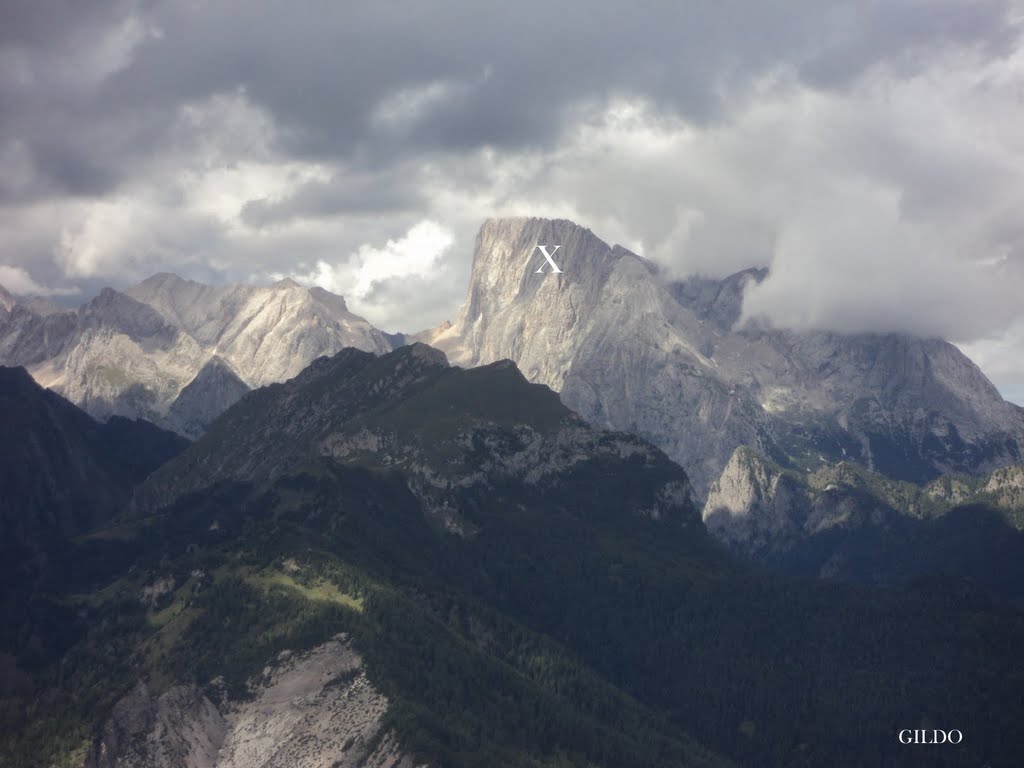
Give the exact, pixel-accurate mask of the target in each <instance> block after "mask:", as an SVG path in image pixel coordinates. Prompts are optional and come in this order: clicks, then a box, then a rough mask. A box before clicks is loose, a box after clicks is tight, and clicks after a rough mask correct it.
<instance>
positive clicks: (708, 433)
mask: <svg viewBox="0 0 1024 768" xmlns="http://www.w3.org/2000/svg"><path fill="white" fill-rule="evenodd" d="M538 245H546V246H548V250H549V252H550V250H551V247H552V246H554V245H559V246H560V248H559V249H558V250H557V251H556V252H555V260H556V262H557V263H558V265H559V267H560V269H561V273H555V272H553V271H552V270H551V268H550V267H549V266H547V265H546V262H545V260H544V257H543V255H542V254H541V253H540V251H539V250H538V249H537V246H538ZM541 267H544V268H543V270H542V271H539V272H538V269H539V268H541ZM766 274H767V273H766V271H765V270H764V269H750V270H745V271H744V272H740V273H738V274H736V275H732V276H730V277H727V278H725V279H721V280H718V279H712V278H699V277H698V278H691V279H689V280H686V281H681V282H675V283H673V282H671V281H669V280H667V279H666V278H665V277H664V276H663V275H662V274H660V273H659V270H658V268H657V267H656V266H655V265H654V264H652V263H651V262H649V261H647V260H645V259H644V258H642V257H640V256H638V255H636V254H634V253H631V252H630V251H628V250H626V249H625V248H622V247H620V246H609V245H608V244H606V243H604V242H603V241H601V240H600V239H599V238H597V237H596V236H595V235H594V234H593V233H591V232H590V231H589V230H587V229H584V228H582V227H579V226H577V225H576V224H573V223H572V222H570V221H565V220H547V219H535V218H533V219H530V218H516V219H499V220H490V221H487V222H485V223H484V225H483V226H482V228H481V229H480V233H479V235H478V237H477V242H476V250H475V254H474V259H473V269H472V276H471V280H470V286H469V291H468V294H467V297H466V301H465V303H464V304H463V306H462V309H461V311H460V313H459V315H458V317H457V318H456V319H455V320H454V321H453V322H451V323H446V324H445V325H443V326H441V327H440V328H438V329H436V330H434V331H430V332H426V333H423V334H420V335H419V338H420V339H422V340H424V341H427V342H428V343H430V344H433V345H435V346H438V347H439V348H440V349H442V350H444V351H445V353H446V354H447V355H448V357H449V359H450V360H451V361H452V362H453V363H454V364H458V365H470V366H472V365H480V364H484V363H488V362H492V361H495V360H499V359H502V358H509V359H512V360H514V361H515V362H516V363H517V365H519V367H520V369H521V370H522V371H523V373H524V374H525V375H526V376H527V377H528V378H529V379H530V380H532V381H535V382H539V383H543V384H546V385H548V386H550V387H551V388H553V389H555V390H556V391H558V392H560V393H561V396H562V399H563V400H564V401H565V403H566V404H567V405H569V406H570V407H571V408H573V409H575V410H576V411H578V412H579V413H580V414H581V415H582V416H584V417H585V418H586V419H588V420H590V421H591V422H593V423H596V424H599V425H601V426H604V427H610V428H615V429H620V430H628V431H631V432H634V433H636V434H639V435H640V436H642V437H644V438H647V439H649V440H651V441H652V442H653V443H655V444H656V445H658V446H659V447H661V448H662V449H663V450H665V451H666V452H667V453H668V454H669V455H670V456H671V457H672V458H674V459H675V460H677V461H678V462H680V463H681V464H682V465H683V467H684V468H686V470H687V472H688V473H689V474H690V476H691V478H692V480H693V484H694V486H695V488H696V490H697V492H698V493H699V494H700V495H702V496H705V495H706V494H707V492H708V490H709V488H710V485H711V483H712V481H713V480H715V479H716V478H717V477H718V475H719V474H720V473H721V472H722V470H723V469H724V468H725V466H726V464H727V462H728V461H729V459H730V457H731V456H732V454H733V452H734V451H735V449H736V448H737V447H738V446H741V445H745V446H749V447H751V448H753V449H755V450H756V451H758V452H759V453H762V454H764V455H767V456H769V457H771V458H773V459H774V460H776V461H779V462H780V463H782V464H784V465H788V466H794V467H799V468H803V469H811V468H814V467H816V466H820V465H822V464H825V463H829V462H834V461H838V460H842V459H850V460H855V461H860V462H862V463H863V464H864V465H866V466H868V467H871V468H873V469H876V470H878V471H880V472H883V473H885V474H888V475H890V476H893V477H897V478H900V479H908V480H915V481H927V480H929V479H931V478H933V477H935V476H937V475H939V474H941V473H943V472H947V471H954V470H955V471H967V472H979V471H989V470H991V469H992V468H994V467H996V466H1000V465H1004V464H1008V463H1013V462H1015V461H1019V459H1020V455H1021V446H1022V445H1024V418H1022V416H1021V411H1020V410H1019V409H1017V408H1016V407H1014V406H1013V405H1011V404H1009V403H1007V402H1005V401H1004V400H1003V399H1002V397H1000V395H999V393H998V392H997V391H996V389H995V387H994V386H992V384H991V382H989V381H988V379H986V378H985V376H984V375H983V374H982V373H981V371H980V370H978V368H977V366H975V365H974V364H973V363H972V362H971V361H970V360H968V359H967V358H966V357H965V356H964V355H963V354H962V353H961V352H960V351H959V350H958V349H957V348H956V347H954V346H953V345H951V344H949V343H947V342H945V341H942V340H940V339H920V338H913V337H910V336H905V335H899V334H861V335H848V334H838V333H828V332H802V333H794V332H789V331H783V330H776V329H771V328H763V327H762V328H758V327H746V328H739V327H736V323H737V321H738V319H739V317H740V313H741V309H742V301H743V292H744V291H745V289H746V287H747V286H748V285H750V284H751V282H753V281H759V280H763V279H764V277H765V275H766Z"/></svg>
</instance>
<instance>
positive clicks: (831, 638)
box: [0, 344, 1024, 768]
mask: <svg viewBox="0 0 1024 768" xmlns="http://www.w3.org/2000/svg"><path fill="white" fill-rule="evenodd" d="M17 375H18V376H19V377H20V379H19V380H20V381H21V382H22V383H23V385H25V384H28V383H29V382H28V377H27V375H26V374H25V373H24V372H19V373H18V374H17ZM26 398H29V399H31V400H32V401H37V400H40V399H41V400H52V401H54V402H58V401H59V398H58V396H57V395H55V394H53V393H47V392H45V391H44V390H42V389H40V388H39V387H37V386H35V385H32V386H31V387H29V388H27V389H26ZM26 402H28V400H26ZM62 407H64V408H67V409H72V412H75V411H74V410H73V409H74V406H71V405H70V404H66V403H65V404H64V405H63V406H62ZM26 410H28V409H26ZM78 413H80V412H78ZM79 422H80V424H81V428H82V429H84V430H86V431H87V430H89V429H92V428H93V427H92V426H90V425H95V422H94V421H93V420H91V419H89V418H88V417H84V419H78V420H77V422H76V423H79ZM160 434H166V433H154V436H156V435H160ZM161 439H163V438H161ZM61 444H62V443H58V445H61ZM67 444H68V445H71V444H72V443H70V442H69V443H67ZM140 450H141V449H140ZM72 453H73V451H72ZM59 460H60V454H59V451H58V452H56V453H55V454H54V455H53V457H52V459H50V461H51V462H52V463H59ZM62 561H63V565H62V567H61V568H60V569H58V571H57V573H55V574H54V576H53V578H52V579H51V580H50V581H49V582H48V583H47V584H45V585H43V586H42V587H41V588H39V589H36V590H35V591H34V592H33V593H32V594H31V596H30V599H29V600H26V601H25V604H26V605H31V606H32V610H31V611H25V612H23V613H21V614H12V616H16V618H17V620H16V621H15V622H12V626H10V627H9V628H8V632H7V633H6V634H5V635H4V637H3V647H2V648H0V662H2V663H0V670H2V671H4V674H3V675H2V676H0V679H3V680H4V681H5V683H6V684H5V686H4V687H2V695H0V722H2V723H3V728H0V764H3V765H12V766H13V765H18V766H30V765H74V766H76V768H77V767H78V766H84V767H85V768H93V767H95V766H104V767H105V768H125V767H126V766H140V765H145V766H151V767H154V768H171V766H175V768H179V767H181V766H184V767H185V768H200V766H206V767H208V766H219V767H220V768H227V767H228V766H231V767H232V768H259V767H264V766H267V767H269V766H284V765H297V764H298V765H316V766H321V765H322V766H338V765H340V766H357V765H373V766H400V767H401V768H411V767H412V766H421V765H429V766H476V765H480V764H481V762H486V764H488V765H494V766H509V767H510V768H511V767H512V766H516V767H517V768H518V767H519V766H527V767H528V768H532V767H536V768H540V767H541V766H579V767H580V768H584V766H586V767H588V768H591V767H593V766H602V767H606V768H612V767H613V766H614V767H615V768H630V767H631V766H636V767H637V768H640V767H641V766H643V767H644V768H646V767H647V766H684V765H685V766H728V765H737V764H739V765H751V766H753V765H793V766H818V765H823V764H834V765H863V764H872V765H925V764H927V765H934V764H943V765H952V766H961V765H962V766H971V765H983V764H986V763H987V764H991V765H1009V764H1012V761H1013V760H1014V759H1015V757H1016V756H1017V755H1019V753H1020V750H1021V749H1022V748H1024V747H1022V744H1021V735H1020V731H1019V729H1017V728H1016V724H1017V722H1018V721H1019V718H1020V716H1021V715H1022V714H1024V712H1022V711H1021V702H1020V697H1019V692H1020V690H1021V685H1022V682H1024V681H1022V679H1021V676H1020V674H1019V672H1017V671H1016V670H1017V669H1018V668H1019V665H1018V664H1017V663H1016V661H1017V656H1018V649H1019V646H1020V643H1021V642H1022V641H1024V615H1022V614H1021V611H1020V609H1019V607H1018V606H1015V605H1013V604H1009V603H1004V602H1000V601H998V600H995V599H993V598H992V597H990V596H989V595H988V594H986V593H985V592H984V591H983V590H980V589H978V588H977V587H976V586H975V585H974V584H973V583H972V582H970V581H966V580H963V579H957V578H949V577H939V578H934V577H933V578H928V579H922V580H919V581H917V582H916V583H914V584H913V585H910V586H908V587H905V588H889V589H869V588H865V587H860V586H851V585H843V584H835V583H830V582H826V581H811V580H808V581H804V580H795V579H790V578H781V577H774V576H770V575H767V574H765V573H762V572H760V571H758V570H755V569H752V568H749V567H747V566H744V565H741V564H740V563H738V562H737V561H736V560H734V559H733V558H732V557H731V556H729V555H728V554H727V553H726V552H725V551H724V549H723V548H722V547H721V546H720V545H718V544H717V543H716V542H715V541H714V540H713V539H712V537H710V536H709V535H708V532H707V530H706V529H705V527H704V525H702V524H701V513H700V510H699V509H698V507H697V506H696V505H695V504H694V502H693V499H692V498H691V494H690V487H689V482H688V479H687V476H686V473H685V471H684V470H683V469H682V468H680V467H679V466H678V465H677V464H676V463H674V462H672V461H670V460H669V458H668V457H667V456H666V455H665V454H664V453H663V452H662V451H660V450H659V449H657V448H656V447H654V446H653V445H650V444H649V443H647V442H645V441H644V440H642V439H640V438H638V437H635V436H633V435H629V434H626V433H621V432H610V431H607V430H603V429H599V428H596V427H594V426H592V425H589V424H588V423H587V422H586V421H585V420H583V419H582V418H580V417H579V416H578V415H577V414H575V413H573V412H572V411H571V410H570V409H569V408H567V407H566V406H565V405H564V404H563V403H562V402H561V401H560V399H559V398H558V396H557V395H556V393H554V392H553V391H552V390H551V389H550V388H548V387H546V386H543V385H537V384H531V383H530V382H529V381H528V380H527V378H526V377H525V376H524V375H523V373H521V372H520V371H519V370H518V368H517V367H516V366H515V364H514V363H511V362H509V361H498V362H496V363H492V364H487V365H482V366H478V367H474V368H469V369H462V368H457V367H452V366H450V365H449V364H448V363H447V361H446V360H445V358H444V356H443V355H442V354H441V353H440V352H439V351H437V350H436V349H432V348H430V347H427V346H425V345H422V344H411V345H408V346H404V347H401V348H399V349H397V350H394V351H391V352H388V353H386V354H383V355H374V354H372V353H366V352H363V351H360V350H354V349H345V350H342V351H341V352H339V353H338V354H336V355H334V356H332V357H328V358H322V359H318V360H317V361H315V362H314V363H312V364H311V365H310V366H308V367H307V368H306V369H305V370H304V371H302V372H301V373H300V374H299V375H298V376H296V377H293V378H292V379H290V380H289V381H287V382H285V383H282V384H272V385H268V386H266V387H263V388H260V389H258V390H255V391H253V392H251V393H249V394H246V395H245V396H243V397H242V398H241V399H240V400H239V401H238V402H237V403H235V404H234V405H232V406H231V407H230V408H229V409H228V410H227V411H226V412H225V413H224V414H223V415H222V416H221V417H220V418H218V419H217V421H216V422H215V423H214V425H213V426H212V427H211V428H210V429H209V430H207V431H206V432H205V433H204V435H203V436H202V437H200V439H199V440H197V441H196V442H195V443H193V444H192V445H190V446H187V447H186V448H185V449H184V450H183V451H180V452H179V451H178V450H176V451H175V452H174V454H173V455H172V456H171V457H170V458H169V460H168V461H167V462H166V463H163V464H162V465H161V466H160V467H159V468H156V469H155V470H154V471H152V472H149V473H148V474H147V475H146V477H145V479H143V480H142V481H141V482H140V483H139V484H136V485H135V489H134V491H133V493H132V501H131V503H129V504H127V505H125V506H124V507H123V509H122V514H120V515H119V516H117V517H116V518H115V519H113V520H109V521H107V522H105V523H100V524H99V526H98V527H96V528H94V529H93V530H91V531H90V532H88V533H86V534H85V535H79V536H74V537H72V538H70V539H68V540H66V543H65V546H64V548H63V549H62ZM41 638H45V639H46V641H45V642H43V641H42V640H41ZM932 724H934V727H936V728H954V727H955V728H958V729H960V730H962V731H963V733H964V734H970V736H969V738H965V739H964V740H963V743H962V744H960V745H957V746H956V747H955V748H946V749H944V750H942V751H938V750H936V749H930V750H927V751H918V752H909V751H908V750H907V747H906V745H904V744H901V743H900V741H899V740H898V739H897V738H896V733H897V732H898V730H899V729H900V728H901V727H902V726H903V725H906V726H907V727H908V728H916V727H929V728H930V727H933V725H932Z"/></svg>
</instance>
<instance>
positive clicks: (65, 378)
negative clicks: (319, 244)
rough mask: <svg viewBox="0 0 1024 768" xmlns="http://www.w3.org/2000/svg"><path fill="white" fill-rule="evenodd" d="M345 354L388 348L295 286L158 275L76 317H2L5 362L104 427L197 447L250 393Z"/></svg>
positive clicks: (24, 310) (0, 355) (335, 307)
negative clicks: (173, 435) (161, 431)
mask: <svg viewBox="0 0 1024 768" xmlns="http://www.w3.org/2000/svg"><path fill="white" fill-rule="evenodd" d="M349 346H352V347H357V348H360V349H365V350H368V351H373V352H383V351H386V350H389V349H391V343H390V341H389V340H388V338H387V337H386V336H385V335H384V334H383V333H382V332H380V331H378V330H377V329H376V328H374V327H373V326H371V325H370V324H369V323H368V322H367V321H366V320H364V319H363V318H361V317H358V316H357V315H354V314H352V313H351V312H349V311H348V308H347V307H346V305H345V301H344V299H342V298H341V297H340V296H335V295H333V294H330V293H328V292H327V291H324V290H322V289H319V288H314V289H311V290H306V289H304V288H302V287H300V286H299V285H297V284H296V283H294V282H292V281H282V282H280V283H277V284H275V285H272V286H268V287H256V286H242V285H233V286H222V287H213V286H207V285H202V284H200V283H195V282H191V281H187V280H182V279H181V278H178V277H175V276H174V275H156V276H154V277H152V278H150V279H148V280H146V281H144V282H143V283H141V284H140V285H138V286H135V287H134V288H130V289H129V290H128V291H127V292H124V293H122V292H118V291H115V290H112V289H109V288H108V289H105V290H104V291H103V292H102V293H100V295H99V296H98V297H96V298H95V299H94V300H92V301H90V302H88V303H87V304H85V305H83V306H82V307H81V308H79V309H78V310H73V311H63V312H54V311H48V310H45V309H44V308H43V307H39V306H37V305H31V304H29V305H22V304H17V305H12V309H11V311H10V312H6V313H4V314H0V363H4V364H8V365H23V366H25V367H26V368H28V370H29V371H30V372H31V373H32V375H33V377H34V378H35V379H36V380H37V381H39V382H40V383H41V384H43V385H44V386H47V387H50V388H52V389H53V390H54V391H56V392H59V393H60V394H62V395H64V396H65V397H67V398H68V399H69V400H71V401H72V402H74V403H76V404H77V405H79V406H81V407H82V408H84V409H85V410H86V411H88V412H89V413H90V414H92V415H93V416H95V417H97V418H100V419H106V418H109V417H110V416H112V415H123V416H128V417H132V418H145V419H147V420H150V421H153V422H156V423H158V424H161V425H162V426H166V427H168V428H171V429H175V430H177V431H179V432H180V433H181V434H185V435H187V436H189V437H196V436H197V435H198V434H200V433H201V432H202V430H203V429H205V427H206V426H207V425H208V424H209V423H210V422H211V421H212V420H213V419H214V418H216V416H217V415H219V413H220V412H221V411H223V410H224V408H226V407H227V406H228V405H230V404H231V403H233V402H235V401H236V400H237V399H238V398H239V397H240V396H241V395H242V394H244V392H245V391H247V390H248V389H250V388H253V387H259V386H263V385H265V384H268V383H272V382H276V381H284V380H286V379H289V378H291V377H293V376H296V375H297V374H298V373H299V372H300V371H301V370H303V369H304V368H305V367H306V366H307V365H309V363H310V362H312V361H313V360H315V359H316V358H317V357H320V356H321V355H329V354H333V353H335V352H337V351H339V350H340V349H342V348H344V347H349Z"/></svg>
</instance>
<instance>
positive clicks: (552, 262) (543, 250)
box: [533, 245, 562, 274]
mask: <svg viewBox="0 0 1024 768" xmlns="http://www.w3.org/2000/svg"><path fill="white" fill-rule="evenodd" d="M537 247H538V248H539V249H540V252H541V253H543V254H544V258H545V259H547V261H548V264H550V265H551V271H552V272H557V273H558V274H562V270H560V269H559V268H558V265H557V264H555V260H554V259H552V258H551V257H552V256H553V255H554V254H555V252H556V251H557V250H558V249H559V248H561V247H562V246H560V245H556V246H554V250H553V251H551V253H548V246H546V245H538V246H537ZM543 271H544V265H543V264H541V265H540V267H538V268H537V270H536V271H535V272H534V273H533V274H537V272H543Z"/></svg>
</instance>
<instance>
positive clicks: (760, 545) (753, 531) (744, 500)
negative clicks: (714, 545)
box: [703, 447, 809, 558]
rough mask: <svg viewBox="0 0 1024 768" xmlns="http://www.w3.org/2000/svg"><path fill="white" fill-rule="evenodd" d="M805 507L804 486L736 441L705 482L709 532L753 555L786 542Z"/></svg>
mask: <svg viewBox="0 0 1024 768" xmlns="http://www.w3.org/2000/svg"><path fill="white" fill-rule="evenodd" d="M808 512H809V504H808V499H807V495H806V493H805V489H804V488H803V487H801V485H800V484H799V483H798V482H797V481H796V480H794V479H793V478H792V477H791V476H790V475H788V474H786V473H784V472H783V471H781V470H780V469H779V468H778V467H774V466H772V465H771V464H770V463H768V462H766V461H764V460H763V459H761V458H760V457H759V456H757V454H755V453H754V452H753V451H750V450H749V449H747V448H745V447H741V448H737V449H736V451H735V453H733V455H732V457H731V458H730V459H729V462H728V464H726V466H725V469H724V470H723V471H722V474H721V476H720V477H719V478H718V479H717V480H715V482H714V483H712V484H711V490H710V491H709V492H708V497H707V501H706V502H705V505H704V513H703V517H704V524H705V525H706V526H707V529H708V532H709V533H711V535H712V536H714V537H715V538H717V539H719V540H720V541H722V542H724V543H725V544H726V545H728V546H729V548H730V549H733V550H734V551H736V552H739V553H740V554H743V555H746V556H750V557H755V558H757V557H762V556H764V555H766V554H767V553H769V552H773V551H783V550H785V549H787V548H789V547H791V546H792V545H793V543H794V542H795V541H797V540H798V539H799V538H800V537H801V535H802V533H803V527H804V523H805V521H806V520H807V516H808Z"/></svg>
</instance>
